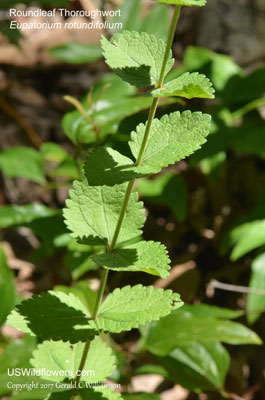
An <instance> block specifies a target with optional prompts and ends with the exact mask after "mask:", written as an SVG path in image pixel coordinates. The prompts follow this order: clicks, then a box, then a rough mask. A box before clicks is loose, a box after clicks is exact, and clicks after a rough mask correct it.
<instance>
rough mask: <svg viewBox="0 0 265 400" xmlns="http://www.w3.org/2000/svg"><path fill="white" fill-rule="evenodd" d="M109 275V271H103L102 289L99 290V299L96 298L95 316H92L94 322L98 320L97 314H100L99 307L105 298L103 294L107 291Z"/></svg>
mask: <svg viewBox="0 0 265 400" xmlns="http://www.w3.org/2000/svg"><path fill="white" fill-rule="evenodd" d="M108 274H109V271H108V269H103V271H102V276H101V280H100V287H99V290H98V295H97V298H96V303H95V307H94V311H93V314H92V318H93V319H94V320H95V319H96V317H97V314H98V309H99V306H100V303H101V300H102V297H103V294H104V291H105V287H106V283H107V279H108Z"/></svg>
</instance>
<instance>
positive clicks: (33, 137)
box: [0, 95, 42, 149]
mask: <svg viewBox="0 0 265 400" xmlns="http://www.w3.org/2000/svg"><path fill="white" fill-rule="evenodd" d="M0 108H2V110H3V111H4V112H5V113H6V114H7V115H9V117H11V118H12V119H13V120H14V121H16V123H17V124H18V125H19V126H20V127H21V128H22V129H23V130H24V132H25V133H26V135H27V137H28V138H29V140H30V141H31V143H32V144H33V145H34V146H35V147H36V148H37V149H39V148H40V147H41V145H42V140H41V139H40V138H39V136H38V134H37V132H36V131H35V129H33V128H32V126H31V125H30V124H29V123H28V122H27V121H25V120H24V118H23V117H22V116H21V115H20V114H19V113H18V112H17V111H16V110H15V109H14V108H13V107H11V105H10V104H9V103H8V102H7V100H6V99H5V98H4V96H3V95H1V96H0Z"/></svg>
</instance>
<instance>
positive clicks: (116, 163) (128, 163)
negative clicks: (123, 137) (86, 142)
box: [83, 147, 144, 186]
mask: <svg viewBox="0 0 265 400" xmlns="http://www.w3.org/2000/svg"><path fill="white" fill-rule="evenodd" d="M83 171H84V174H85V176H86V179H87V182H88V184H89V185H90V186H102V185H107V186H113V185H116V184H120V183H123V182H128V181H130V180H132V179H134V178H140V177H141V176H144V175H141V174H139V173H138V174H137V167H134V164H133V161H132V160H131V159H130V158H128V157H125V156H123V155H122V154H120V153H119V152H118V151H116V150H113V149H111V148H108V147H107V148H104V147H100V148H98V149H95V150H93V151H91V152H89V153H88V155H87V156H86V159H85V163H84V168H83Z"/></svg>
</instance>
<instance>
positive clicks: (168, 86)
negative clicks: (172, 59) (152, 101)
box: [151, 72, 214, 99]
mask: <svg viewBox="0 0 265 400" xmlns="http://www.w3.org/2000/svg"><path fill="white" fill-rule="evenodd" d="M151 94H152V96H154V97H170V96H179V97H185V98H187V99H192V98H195V97H197V98H202V99H213V98H214V89H213V87H212V83H211V82H210V80H209V79H208V78H206V76H205V75H202V74H199V73H198V72H193V73H189V72H186V73H184V74H183V75H181V76H180V77H178V78H176V79H174V80H173V81H170V82H167V83H165V84H164V85H163V88H159V89H155V90H153V91H152V92H151Z"/></svg>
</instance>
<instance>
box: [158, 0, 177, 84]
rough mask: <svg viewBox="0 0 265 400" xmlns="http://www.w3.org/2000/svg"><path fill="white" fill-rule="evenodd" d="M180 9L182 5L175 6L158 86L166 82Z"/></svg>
mask: <svg viewBox="0 0 265 400" xmlns="http://www.w3.org/2000/svg"><path fill="white" fill-rule="evenodd" d="M180 10H181V6H175V10H174V14H173V17H172V21H171V24H170V28H169V32H168V38H167V47H166V51H165V55H164V61H163V65H162V69H161V73H160V78H159V81H158V87H161V86H162V85H163V83H164V79H165V74H166V67H167V61H168V58H169V55H170V50H171V48H172V44H173V40H174V36H175V32H176V27H177V23H178V20H179V15H180Z"/></svg>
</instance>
